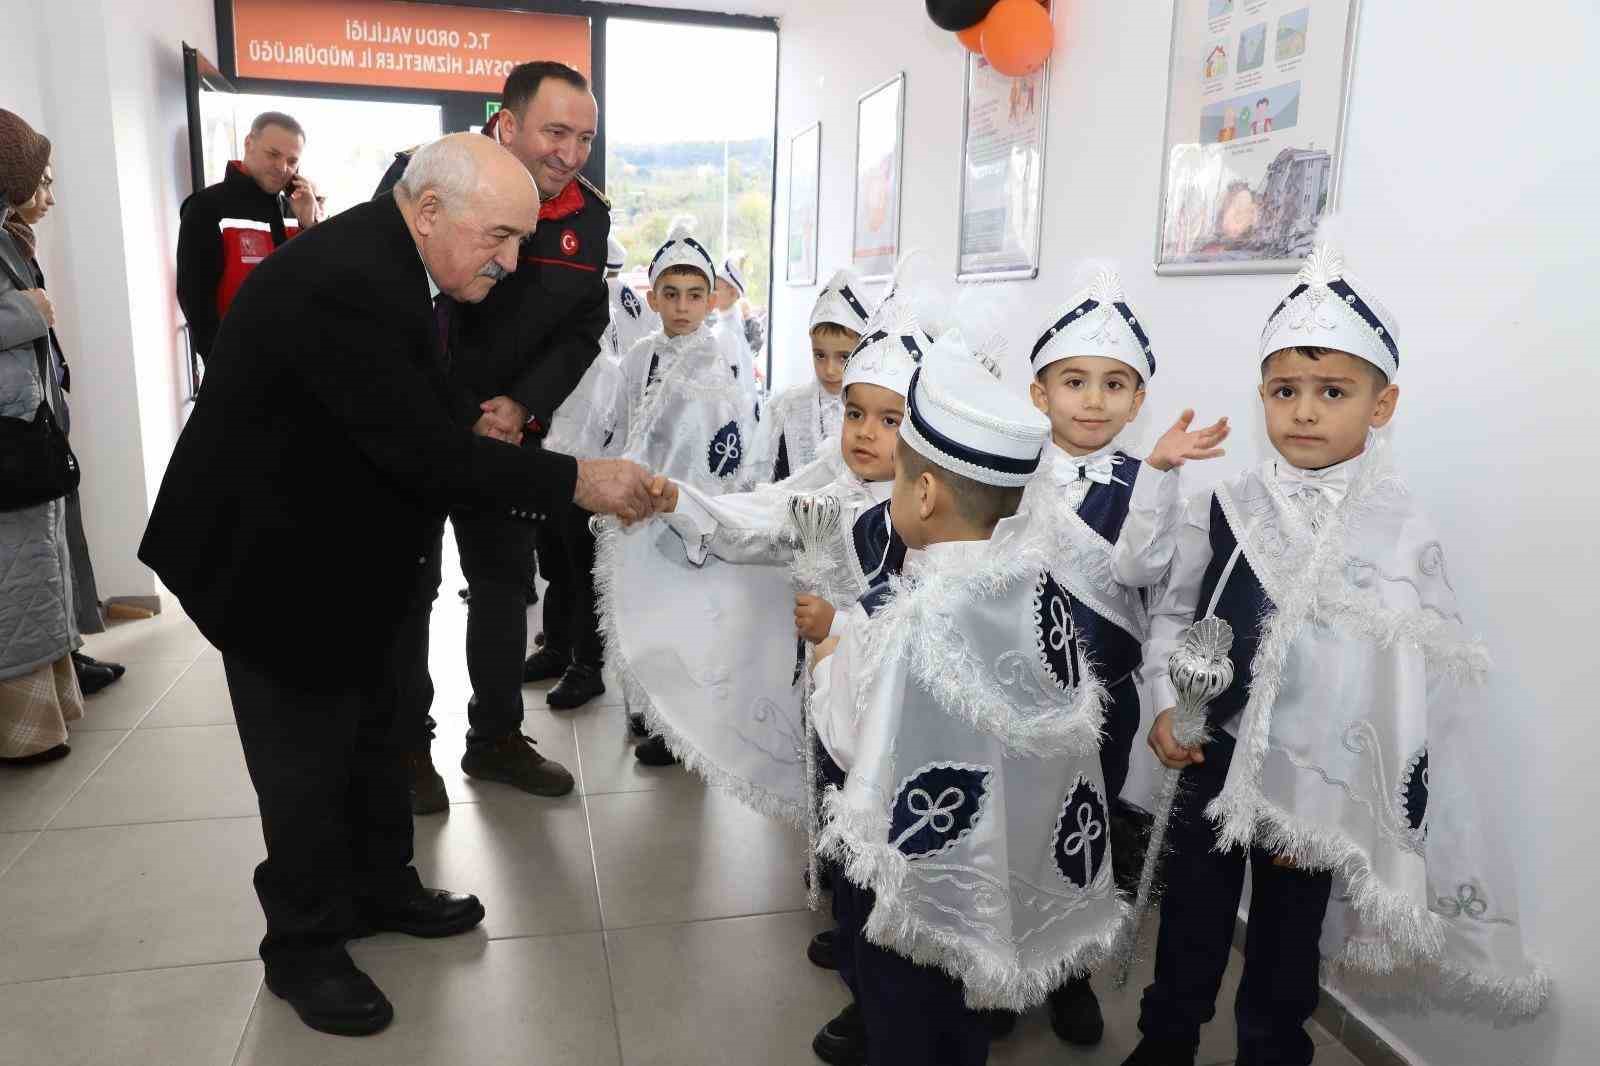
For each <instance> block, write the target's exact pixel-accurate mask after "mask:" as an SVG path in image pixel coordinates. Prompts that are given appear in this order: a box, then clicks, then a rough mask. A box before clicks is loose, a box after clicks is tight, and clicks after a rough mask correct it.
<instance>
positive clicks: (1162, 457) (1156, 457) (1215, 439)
mask: <svg viewBox="0 0 1600 1066" xmlns="http://www.w3.org/2000/svg"><path fill="white" fill-rule="evenodd" d="M1193 421H1194V411H1193V410H1192V409H1191V410H1186V411H1184V412H1183V414H1181V415H1179V416H1178V420H1177V421H1176V422H1174V423H1172V428H1171V429H1169V430H1167V431H1166V432H1165V433H1163V434H1161V439H1160V440H1158V441H1156V446H1155V448H1153V449H1152V450H1151V452H1150V456H1149V458H1147V459H1146V460H1145V462H1147V463H1149V464H1150V465H1151V466H1153V467H1155V468H1156V469H1157V470H1171V469H1173V468H1174V467H1179V466H1182V465H1183V464H1184V463H1186V462H1188V461H1189V460H1190V459H1215V458H1216V457H1217V456H1219V455H1225V454H1227V453H1226V452H1224V451H1223V450H1222V449H1221V448H1219V447H1217V445H1219V444H1221V443H1222V442H1223V441H1225V440H1227V439H1228V434H1229V433H1230V432H1232V427H1230V426H1229V425H1228V420H1227V419H1226V418H1219V419H1217V420H1216V422H1215V423H1213V424H1212V425H1209V426H1207V427H1205V428H1204V429H1196V430H1191V429H1190V428H1189V423H1191V422H1193Z"/></svg>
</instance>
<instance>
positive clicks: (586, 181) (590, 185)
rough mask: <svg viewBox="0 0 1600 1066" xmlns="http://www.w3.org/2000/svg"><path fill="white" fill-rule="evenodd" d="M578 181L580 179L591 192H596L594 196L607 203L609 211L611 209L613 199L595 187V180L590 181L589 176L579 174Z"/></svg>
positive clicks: (606, 206)
mask: <svg viewBox="0 0 1600 1066" xmlns="http://www.w3.org/2000/svg"><path fill="white" fill-rule="evenodd" d="M578 181H580V182H581V183H582V184H583V187H584V188H585V189H588V190H589V191H590V192H591V193H593V194H594V198H595V199H596V200H599V201H600V202H601V203H602V204H604V205H605V208H606V210H607V211H609V210H611V200H610V198H609V197H607V196H606V194H605V193H603V192H601V191H600V190H599V189H597V188H595V187H594V182H592V181H590V180H589V179H588V178H586V177H584V176H583V175H582V174H579V175H578Z"/></svg>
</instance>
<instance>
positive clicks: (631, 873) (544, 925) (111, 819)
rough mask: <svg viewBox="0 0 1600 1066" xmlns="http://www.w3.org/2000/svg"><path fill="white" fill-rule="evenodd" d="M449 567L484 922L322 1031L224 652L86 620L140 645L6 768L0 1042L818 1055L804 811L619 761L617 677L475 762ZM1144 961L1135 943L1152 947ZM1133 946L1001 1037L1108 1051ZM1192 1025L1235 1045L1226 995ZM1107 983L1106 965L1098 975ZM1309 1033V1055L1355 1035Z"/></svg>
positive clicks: (774, 1060) (446, 1053)
mask: <svg viewBox="0 0 1600 1066" xmlns="http://www.w3.org/2000/svg"><path fill="white" fill-rule="evenodd" d="M457 587H459V581H458V580H457V579H455V578H453V577H452V578H450V579H447V581H446V583H445V588H444V594H443V595H441V596H440V599H439V603H438V606H437V607H436V609H435V612H434V626H433V646H432V651H431V655H430V660H431V662H432V664H433V667H434V671H433V672H434V679H435V683H436V686H437V688H438V696H437V699H436V702H435V716H436V717H437V718H438V720H439V739H438V740H437V741H436V745H435V760H436V762H437V763H438V765H439V768H440V770H441V771H442V772H444V774H445V777H446V781H447V786H448V788H449V791H450V796H451V800H452V801H453V805H452V807H451V810H450V812H449V813H448V814H446V815H439V816H433V817H429V818H424V819H420V820H419V822H418V826H417V865H418V867H419V868H420V869H421V871H422V873H423V876H424V879H425V880H427V881H428V882H429V883H436V884H440V885H444V886H448V887H451V888H456V889H463V890H470V891H473V892H476V893H478V894H479V895H480V896H481V897H482V898H483V900H484V903H485V906H486V907H487V910H488V919H487V920H486V922H485V923H484V925H483V927H482V928H481V929H478V930H475V931H473V932H472V933H471V934H468V935H466V936H462V937H457V938H453V939H451V940H448V941H443V942H423V941H417V940H412V939H409V938H406V937H400V936H392V935H388V936H382V937H377V938H374V939H371V940H367V941H362V942H360V943H358V944H357V945H356V946H355V947H354V949H353V953H354V955H355V956H356V959H357V961H358V962H359V963H360V964H361V965H362V966H364V967H365V968H367V969H368V971H369V972H370V973H372V974H373V976H374V977H375V979H376V980H377V981H378V982H379V984H380V985H381V986H382V987H383V988H384V990H385V991H386V992H387V993H388V995H389V996H390V998H391V999H392V1000H393V1001H394V1003H395V1007H396V1011H397V1020H396V1022H395V1024H394V1026H393V1027H392V1028H391V1029H389V1030H388V1031H387V1032H385V1033H384V1034H382V1035H380V1036H378V1037H375V1038H370V1039H366V1040H345V1039H340V1038H336V1037H326V1036H321V1035H319V1034H316V1033H313V1032H311V1031H310V1030H307V1029H306V1028H305V1027H304V1026H302V1025H300V1024H299V1022H298V1020H297V1019H296V1018H295V1017H294V1014H293V1012H292V1011H290V1009H289V1008H288V1007H287V1006H286V1005H285V1004H284V1003H282V1002H281V1001H279V1000H278V999H276V998H275V997H273V996H272V995H271V994H270V993H269V992H267V991H266V990H265V989H264V988H262V986H261V966H260V963H259V962H257V961H256V958H255V947H256V943H257V941H258V940H259V938H260V935H261V914H260V911H259V909H258V907H257V905H256V901H255V896H254V893H253V891H252V889H251V885H250V876H251V870H252V868H253V867H254V865H255V863H256V862H258V861H259V860H260V857H261V854H262V844H261V827H260V822H259V821H258V820H257V819H256V817H255V808H254V796H253V793H252V792H251V790H250V783H249V779H248V777H247V776H246V775H245V770H244V765H243V760H242V758H241V755H240V750H239V741H238V733H237V730H236V729H235V728H234V726H233V724H232V718H231V712H230V710H229V707H228V704H227V685H226V681H225V679H224V678H223V676H222V670H221V664H220V661H219V660H218V659H217V657H216V655H215V653H214V652H213V651H211V650H210V649H209V648H208V647H207V646H206V644H205V642H204V640H203V638H201V637H200V635H199V633H198V632H197V631H196V630H195V628H194V626H193V625H192V624H191V623H190V622H189V621H188V620H187V619H185V618H184V617H183V616H182V614H181V613H179V612H177V611H176V609H175V608H169V610H168V611H167V612H166V613H164V614H163V615H162V616H160V617H158V618H156V619H153V620H151V621H148V622H138V623H133V624H129V625H125V626H119V627H118V628H116V629H115V630H114V631H113V632H111V633H109V634H105V635H103V636H100V637H96V638H93V639H92V640H91V641H90V644H89V649H88V650H89V652H90V654H93V655H95V656H97V657H100V658H107V659H113V660H119V661H122V662H125V663H127V664H128V666H129V673H128V676H127V677H126V678H124V679H123V680H122V681H121V682H119V683H118V684H117V685H114V686H112V687H111V688H110V689H108V690H106V692H104V693H102V694H100V695H97V696H95V697H93V698H92V699H90V700H89V702H88V711H87V716H86V719H85V721H84V722H83V723H81V724H80V725H79V726H78V727H77V728H76V729H74V731H73V737H72V746H73V752H72V755H71V756H70V757H68V758H67V759H65V760H63V761H61V762H59V763H55V764H53V765H51V766H48V767H39V768H33V769H28V770H24V771H16V770H10V771H6V772H5V773H3V774H0V1033H4V1034H5V1037H4V1038H3V1039H0V1066H12V1064H16V1066H22V1064H27V1066H35V1064H39V1063H46V1062H48V1063H53V1064H54V1063H85V1064H89V1063H94V1064H99V1063H116V1064H118V1066H141V1064H152V1066H154V1064H160V1066H191V1064H192V1066H280V1064H281V1066H291V1064H292V1066H301V1064H312V1063H314V1064H317V1066H322V1064H329V1066H333V1064H350V1066H356V1064H362V1063H372V1064H384V1066H408V1064H413V1063H414V1064H419V1066H420V1064H435V1063H451V1064H457V1063H459V1064H463V1066H474V1064H500V1063H505V1064H511V1063H516V1064H519V1066H522V1064H551V1066H569V1064H585V1066H590V1064H592V1066H646V1064H660V1066H669V1064H670V1066H677V1064H730V1066H731V1064H741V1066H742V1064H747V1063H754V1062H760V1063H768V1064H771V1066H788V1064H794V1066H809V1064H811V1063H814V1062H816V1061H817V1060H816V1059H815V1058H814V1057H813V1056H812V1054H811V1050H810V1040H811V1036H812V1034H813V1032H814V1031H815V1030H816V1028H817V1026H819V1025H820V1024H821V1023H822V1022H824V1021H826V1020H827V1019H828V1018H829V1017H830V1016H831V1015H832V1014H833V1013H834V1012H835V1011H837V1010H838V1009H839V1008H840V1007H841V1006H843V1004H844V1002H845V996H844V992H843V987H842V986H841V985H840V984H839V983H838V980H837V978H836V977H834V976H833V975H831V974H828V973H826V972H824V971H821V970H817V969H815V968H813V967H811V966H809V965H808V964H807V963H806V962H805V959H804V951H805V945H806V941H807V940H808V939H809V938H810V936H811V934H812V933H813V932H814V931H815V930H816V929H818V928H821V927H822V921H821V919H820V917H819V916H817V915H814V914H811V913H809V912H807V911H806V910H805V909H804V892H803V890H802V888H801V884H800V878H799V870H800V862H801V858H800V855H801V842H800V839H799V837H798V836H797V835H796V834H794V833H792V832H790V831H789V830H786V829H784V828H781V827H779V826H777V825H776V824H775V823H770V822H766V821H763V820H762V819H760V818H759V817H757V816H755V815H754V814H751V813H750V812H748V811H746V810H745V809H743V808H742V807H740V806H739V805H738V804H736V803H734V802H733V801H731V800H729V799H727V798H726V797H724V796H721V795H718V794H715V793H710V792H707V791H706V790H705V789H704V788H702V787H701V785H700V784H699V783H698V782H697V781H695V780H693V779H690V778H687V777H686V776H685V775H684V774H683V773H682V772H681V771H678V770H664V771H663V770H650V769H647V768H641V767H639V766H637V765H636V764H635V763H634V760H633V758H632V756H631V752H630V748H629V745H628V742H627V740H626V738H625V736H624V732H623V728H622V724H621V721H620V714H621V711H620V706H619V705H618V701H617V699H616V694H615V691H614V690H613V692H612V693H609V694H608V696H607V697H606V698H604V699H602V700H599V701H596V702H595V703H594V704H591V705H590V706H588V707H585V708H583V709H581V710H579V711H577V712H573V713H568V714H557V713H554V712H552V711H550V710H549V708H547V707H546V706H545V704H544V700H543V689H544V688H545V687H547V686H529V687H528V689H527V690H526V693H525V695H526V700H525V703H526V707H527V714H526V718H525V728H526V730H527V731H528V733H529V734H530V735H531V736H534V737H536V738H537V739H538V740H539V742H540V749H541V750H542V751H543V752H544V753H545V754H546V755H547V756H549V757H551V758H555V759H559V760H561V761H563V762H566V763H567V764H568V766H569V768H570V769H572V770H573V772H574V773H575V774H577V775H579V780H580V786H581V787H580V790H579V792H578V793H577V794H575V795H573V796H571V797H568V798H566V799H562V800H540V799H535V798H532V797H529V796H524V795H522V794H520V793H517V792H515V791H513V790H510V789H507V788H504V787H501V786H497V785H488V784H479V783H476V782H468V781H466V780H465V779H464V778H463V777H462V775H461V774H460V771H459V769H458V767H457V766H456V760H458V759H459V757H460V753H461V749H462V744H463V733H464V731H465V725H466V723H465V706H466V698H467V695H468V683H467V679H466V671H465V669H464V667H463V665H462V663H461V646H462V636H463V631H464V625H463V623H464V618H465V608H464V607H463V606H462V604H461V603H460V601H459V600H458V599H457V598H456V596H455V589H456V588H457ZM1146 972H1147V971H1146ZM1143 976H1144V974H1142V973H1136V974H1135V975H1134V981H1133V982H1132V983H1130V985H1129V987H1127V988H1125V989H1122V990H1110V989H1109V988H1105V989H1103V990H1102V991H1103V1000H1104V1002H1105V1005H1106V1008H1107V1035H1106V1040H1105V1042H1104V1044H1103V1045H1102V1046H1101V1047H1100V1048H1097V1049H1093V1050H1091V1051H1088V1052H1083V1051H1075V1052H1072V1053H1070V1054H1069V1053H1067V1052H1065V1051H1064V1050H1063V1048H1062V1047H1061V1045H1060V1044H1058V1043H1057V1042H1056V1040H1055V1038H1054V1037H1053V1036H1052V1035H1051V1034H1050V1031H1049V1028H1048V1025H1047V1024H1046V1023H1045V1021H1044V1019H1043V1017H1042V1016H1041V1015H1040V1014H1039V1013H1038V1012H1036V1013H1035V1014H1034V1015H1033V1016H1032V1017H1030V1018H1028V1019H1026V1020H1025V1021H1024V1022H1023V1024H1022V1025H1021V1026H1020V1027H1019V1028H1018V1030H1017V1032H1016V1033H1015V1034H1014V1035H1013V1036H1012V1037H1011V1038H1010V1039H1008V1040H1006V1041H1004V1042H1002V1043H997V1044H996V1045H995V1048H994V1051H993V1053H992V1054H991V1056H990V1061H991V1062H993V1063H996V1064H1001V1066H1021V1064H1033V1063H1058V1062H1063V1061H1072V1062H1075V1063H1081V1064H1082V1066H1107V1064H1109V1066H1114V1064H1116V1063H1119V1062H1120V1061H1121V1059H1122V1057H1123V1056H1125V1055H1126V1054H1127V1052H1128V1050H1129V1048H1131V1047H1132V1045H1133V1043H1134V1041H1135V1040H1136V1037H1137V1034H1136V1030H1135V1028H1134V1016H1135V1011H1136V1005H1137V1002H1138V992H1139V985H1140V984H1141V983H1142V978H1143ZM1237 979H1238V978H1237V959H1236V960H1235V966H1234V967H1232V968H1230V971H1229V977H1228V983H1227V986H1226V987H1225V988H1224V999H1223V1003H1222V1010H1221V1011H1219V1020H1218V1021H1217V1022H1216V1023H1215V1024H1213V1025H1212V1026H1210V1027H1208V1031H1207V1033H1206V1034H1205V1039H1204V1041H1203V1043H1202V1046H1201V1051H1202V1055H1201V1060H1202V1061H1203V1062H1205V1063H1222V1062H1226V1061H1228V1060H1229V1059H1230V1058H1231V1057H1232V1053H1233V1032H1232V1023H1231V1021H1229V1020H1228V1019H1229V1012H1228V1010H1227V1006H1228V1000H1229V997H1230V996H1231V992H1232V989H1233V988H1234V987H1235V986H1236V984H1237ZM1097 983H1101V984H1104V982H1097ZM1315 1035H1316V1037H1317V1039H1318V1042H1319V1044H1320V1045H1322V1046H1321V1047H1319V1050H1318V1055H1317V1066H1350V1064H1352V1063H1354V1061H1355V1060H1354V1059H1352V1058H1350V1057H1349V1056H1348V1053H1346V1052H1345V1051H1344V1049H1343V1048H1340V1047H1338V1046H1337V1045H1334V1044H1331V1043H1330V1042H1329V1037H1328V1036H1327V1034H1326V1033H1323V1032H1321V1031H1320V1030H1317V1031H1316V1032H1315Z"/></svg>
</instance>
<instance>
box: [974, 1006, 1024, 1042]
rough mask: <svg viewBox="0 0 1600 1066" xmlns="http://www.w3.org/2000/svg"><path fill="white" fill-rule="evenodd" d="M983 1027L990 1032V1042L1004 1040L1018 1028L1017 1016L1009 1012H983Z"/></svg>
mask: <svg viewBox="0 0 1600 1066" xmlns="http://www.w3.org/2000/svg"><path fill="white" fill-rule="evenodd" d="M978 1014H979V1015H981V1016H982V1018H983V1027H984V1028H985V1029H987V1030H989V1039H990V1040H1004V1039H1005V1038H1006V1037H1008V1036H1010V1035H1011V1032H1012V1030H1013V1029H1015V1028H1016V1027H1017V1015H1016V1013H1015V1012H1014V1011H1009V1010H981V1011H979V1012H978Z"/></svg>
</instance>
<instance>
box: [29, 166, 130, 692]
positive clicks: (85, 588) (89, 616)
mask: <svg viewBox="0 0 1600 1066" xmlns="http://www.w3.org/2000/svg"><path fill="white" fill-rule="evenodd" d="M54 186H55V175H54V174H52V173H51V170H50V167H48V166H46V167H45V168H44V177H43V178H42V179H41V180H40V182H39V188H38V190H37V191H35V192H34V194H33V198H32V199H31V200H29V201H28V202H27V203H25V204H22V205H20V206H19V207H17V208H16V209H15V210H14V211H12V212H11V213H10V214H8V215H7V216H6V219H5V222H4V224H3V227H4V229H5V231H6V232H7V233H9V234H10V235H11V239H12V241H13V242H14V243H15V244H16V246H17V248H18V249H19V250H21V252H22V254H23V256H24V257H26V259H27V260H28V267H29V269H30V271H31V280H32V281H33V283H34V284H35V285H36V286H38V288H40V289H45V290H47V289H48V288H49V286H48V285H47V284H46V283H45V279H44V270H43V269H42V268H41V267H40V266H39V259H38V256H37V255H36V254H35V251H36V247H37V242H36V240H35V238H34V234H33V227H34V226H36V225H38V224H39V223H40V222H41V221H42V220H43V219H44V217H45V216H46V215H48V214H49V213H50V209H51V208H52V207H54V206H55V205H56V197H55V191H54ZM23 280H24V281H27V280H30V278H24V279H23ZM48 339H49V342H50V370H51V373H53V374H54V375H55V379H56V383H57V384H59V385H60V386H61V391H62V392H63V393H70V392H71V391H72V373H71V370H70V368H69V367H68V366H67V354H66V352H65V351H64V350H63V349H62V347H61V340H60V338H59V337H57V336H56V331H55V327H53V326H52V327H51V329H50V335H49V338H48ZM63 400H65V397H63ZM60 414H61V428H62V431H63V432H65V433H67V434H69V435H70V434H71V433H72V407H71V405H70V404H69V403H63V405H62V409H61V412H60ZM67 549H68V551H69V552H70V553H71V556H72V588H73V595H74V601H75V602H74V604H73V610H75V611H76V612H77V616H78V632H79V633H83V634H88V633H104V632H105V629H106V623H105V618H104V617H103V616H102V615H101V613H100V591H99V589H98V587H97V586H96V585H95V580H94V566H93V564H92V563H90V561H89V541H88V538H87V537H86V536H85V535H84V532H83V505H82V502H81V500H80V499H79V496H78V493H76V492H73V493H72V494H71V495H69V496H68V497H67ZM72 668H73V670H74V671H75V672H76V673H77V675H78V687H79V688H81V689H82V690H83V694H84V695H85V696H93V695H94V694H95V693H96V692H99V691H100V690H101V689H103V688H105V687H106V686H107V685H109V684H111V683H112V682H113V681H116V680H117V679H118V678H120V677H121V676H122V675H123V674H125V673H127V669H126V668H125V667H124V666H123V665H122V664H121V663H103V662H101V661H100V660H99V659H94V658H91V657H90V656H88V655H86V654H85V653H83V652H81V651H75V652H73V653H72Z"/></svg>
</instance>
